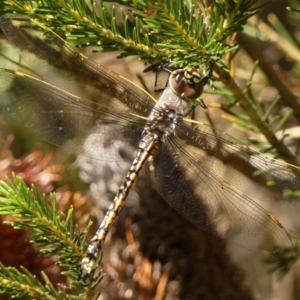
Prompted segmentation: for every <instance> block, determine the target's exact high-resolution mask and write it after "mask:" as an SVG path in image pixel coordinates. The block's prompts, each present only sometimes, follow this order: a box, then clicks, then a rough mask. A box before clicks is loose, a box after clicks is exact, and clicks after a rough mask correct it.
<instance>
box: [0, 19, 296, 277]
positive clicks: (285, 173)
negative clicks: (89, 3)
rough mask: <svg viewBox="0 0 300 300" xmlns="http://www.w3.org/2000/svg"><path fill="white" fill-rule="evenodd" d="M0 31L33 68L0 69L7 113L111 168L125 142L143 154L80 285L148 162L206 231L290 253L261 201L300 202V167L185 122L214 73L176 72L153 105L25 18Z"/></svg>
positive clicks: (166, 191) (174, 202) (176, 202)
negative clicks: (102, 161) (86, 150)
mask: <svg viewBox="0 0 300 300" xmlns="http://www.w3.org/2000/svg"><path fill="white" fill-rule="evenodd" d="M0 25H1V29H2V31H3V32H4V34H5V35H6V37H7V40H8V41H9V42H10V43H11V44H12V45H13V46H14V47H16V48H18V51H19V53H20V55H21V59H22V60H23V59H24V61H25V62H26V63H27V65H28V67H27V68H26V69H27V70H26V73H25V72H22V71H20V70H11V69H1V70H0V84H1V92H0V109H1V110H2V111H3V112H5V113H7V114H9V115H10V116H11V117H13V118H15V119H16V120H17V121H19V122H21V123H22V125H23V126H25V127H27V128H29V129H30V130H31V131H33V132H35V133H36V134H38V135H40V136H41V137H43V138H44V139H45V140H47V141H48V142H50V143H52V144H55V145H57V146H60V147H63V148H66V149H67V150H69V151H71V152H74V153H77V154H82V153H84V150H85V149H86V148H88V149H89V153H90V154H89V155H90V156H91V157H92V158H95V159H99V160H107V161H114V160H117V159H118V158H117V155H115V153H116V152H117V151H118V145H119V143H120V142H122V143H126V145H128V149H130V151H131V150H132V151H135V153H136V154H135V158H134V160H133V162H132V165H131V167H130V169H129V170H128V173H127V175H126V176H125V178H124V183H123V184H122V185H121V186H120V188H119V190H118V192H117V194H116V196H115V198H114V199H113V202H112V204H111V206H110V208H109V209H108V211H107V213H106V215H105V217H104V219H103V221H102V223H101V224H100V227H99V229H98V230H97V232H96V234H95V236H94V237H93V238H92V239H91V241H90V243H89V246H88V250H87V253H86V255H85V257H84V258H83V260H82V264H81V278H82V279H83V280H87V278H89V277H90V275H91V273H92V271H93V270H94V269H95V268H96V266H97V261H98V258H99V256H100V253H101V249H102V246H103V243H104V241H105V238H106V235H107V233H108V231H109V228H110V227H111V226H112V224H113V223H114V222H115V219H116V217H117V216H118V213H119V211H120V209H121V207H122V205H123V203H124V201H125V199H126V198H127V195H128V193H129V192H130V189H131V187H132V185H133V184H134V182H135V181H136V179H137V178H138V174H139V172H140V170H141V169H142V168H143V166H144V165H145V164H146V163H148V161H149V159H151V164H152V166H153V167H154V170H153V175H154V176H153V177H154V181H155V187H156V189H157V191H158V192H159V193H160V194H161V195H162V197H163V198H164V199H165V200H166V201H167V202H168V203H169V204H170V205H171V206H172V207H173V208H174V209H175V210H176V211H177V212H178V213H180V214H181V215H183V216H184V217H185V218H187V219H188V220H190V221H191V222H192V223H193V224H195V225H196V226H198V227H199V228H201V229H202V230H205V231H206V232H208V233H210V234H213V235H216V236H219V237H221V238H226V239H229V240H230V241H233V242H234V243H236V244H238V245H241V246H243V247H245V248H248V249H250V250H257V249H273V247H282V248H286V249H291V251H293V250H292V249H294V243H293V241H292V239H291V237H290V235H289V234H288V232H287V231H286V230H285V228H284V227H283V226H282V225H281V223H280V222H279V220H277V219H276V217H275V216H274V215H272V214H271V213H269V212H268V211H267V210H265V209H264V208H263V207H262V206H260V204H259V203H258V201H257V200H265V198H266V197H268V198H269V199H270V201H274V202H281V203H285V204H286V203H299V200H300V193H299V190H300V180H299V179H300V169H299V168H297V167H295V166H292V165H289V164H286V163H284V162H282V161H279V160H275V159H273V158H271V157H268V156H266V155H263V154H261V153H259V152H257V151H255V150H253V149H250V148H249V147H246V146H243V145H241V144H240V143H239V142H238V141H237V140H235V139H233V138H231V137H230V136H228V135H226V134H225V133H223V132H219V131H218V130H216V129H213V128H211V127H210V126H208V125H205V124H202V123H197V126H191V124H192V123H191V122H192V121H191V120H190V119H189V118H188V115H189V113H190V111H191V110H192V109H193V108H194V102H195V100H196V99H197V98H198V97H200V96H201V94H202V93H203V89H204V86H205V84H206V83H207V82H208V80H209V77H210V75H211V74H210V73H209V74H208V75H207V76H203V75H202V74H201V73H200V72H199V71H198V70H196V69H190V68H183V69H176V70H173V71H170V75H169V79H168V84H167V86H166V87H165V89H164V91H163V92H162V94H161V96H160V97H159V99H158V100H156V99H153V97H150V95H149V94H148V93H146V92H143V91H141V89H139V88H137V87H136V86H135V85H133V84H132V83H130V82H129V81H128V80H126V79H125V78H123V77H122V76H121V75H118V74H116V73H113V72H112V71H110V70H109V69H107V68H105V67H103V66H101V65H99V64H97V63H95V62H93V61H91V60H89V59H87V58H86V57H85V56H83V55H82V54H80V53H78V52H77V51H76V50H75V49H74V48H73V47H72V46H70V45H69V44H68V43H67V42H65V41H64V40H63V39H62V38H60V37H59V36H58V35H56V34H55V33H54V32H52V31H51V30H49V29H48V28H46V27H45V26H44V25H43V24H41V23H39V22H37V21H35V20H32V19H30V18H29V17H27V16H22V15H15V14H12V15H4V16H2V17H1V19H0ZM36 27H39V30H36ZM266 195H267V196H266Z"/></svg>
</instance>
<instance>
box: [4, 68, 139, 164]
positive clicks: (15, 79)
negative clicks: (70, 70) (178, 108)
mask: <svg viewBox="0 0 300 300" xmlns="http://www.w3.org/2000/svg"><path fill="white" fill-rule="evenodd" d="M0 82H1V84H2V86H3V87H4V91H2V92H1V93H0V109H1V110H2V111H5V112H6V113H7V114H9V115H11V116H12V117H14V118H15V119H17V120H18V122H19V123H21V124H22V125H23V126H25V127H27V128H28V129H30V130H31V131H33V132H36V133H37V134H38V135H40V136H41V137H42V138H44V139H45V140H47V141H49V142H50V143H52V144H54V145H57V146H61V147H63V148H66V149H67V150H69V151H71V152H74V153H77V154H82V153H85V154H86V153H88V154H86V155H88V156H90V157H93V158H95V159H102V160H108V161H116V160H118V159H117V158H118V157H119V156H118V155H116V154H117V152H118V143H120V142H121V140H122V141H124V140H127V142H128V148H131V151H134V149H136V147H137V145H138V140H139V132H140V131H142V130H143V127H144V124H143V123H144V121H143V120H142V121H141V120H139V119H137V118H136V117H134V116H130V117H128V115H127V114H124V113H122V112H120V110H122V104H121V106H120V105H119V103H118V102H117V101H116V102H114V101H112V102H111V106H112V110H111V111H108V110H107V109H106V106H104V107H102V106H100V105H99V104H97V103H93V102H89V101H87V100H84V99H82V98H80V97H78V96H76V95H74V94H71V93H68V92H66V91H64V90H61V89H59V88H57V87H55V86H53V85H51V84H48V83H46V82H43V81H41V80H39V79H37V78H33V77H30V76H28V75H25V74H23V73H21V72H15V71H11V70H5V69H0ZM87 147H88V151H87Z"/></svg>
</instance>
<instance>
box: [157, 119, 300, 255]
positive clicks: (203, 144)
mask: <svg viewBox="0 0 300 300" xmlns="http://www.w3.org/2000/svg"><path fill="white" fill-rule="evenodd" d="M177 133H178V134H177V136H176V137H175V136H170V137H169V138H167V139H166V141H165V143H164V144H163V145H162V148H161V149H160V150H159V152H158V153H157V155H155V156H154V165H155V171H154V172H155V183H156V187H157V190H158V191H159V193H160V194H161V195H162V196H163V197H164V198H165V200H166V201H167V202H168V203H169V204H170V205H171V206H173V207H174V208H175V209H176V210H177V211H178V212H179V213H180V214H182V215H183V216H184V217H186V218H187V219H189V220H190V221H191V222H193V223H194V224H195V225H197V226H198V227H200V228H202V229H204V230H205V231H207V232H209V233H211V234H214V235H217V236H220V237H223V238H227V239H229V240H231V241H233V242H235V243H237V244H239V245H241V246H243V247H245V248H248V249H251V250H257V249H260V248H262V249H271V248H272V247H273V246H274V245H276V246H280V247H285V248H292V247H293V242H292V240H291V238H290V236H289V235H288V233H287V232H286V231H285V229H284V228H283V227H282V225H281V224H280V223H279V222H278V221H277V220H276V218H275V217H274V216H272V215H271V214H269V213H268V212H267V211H266V210H265V209H263V208H262V207H261V206H260V205H258V204H257V203H256V202H255V201H254V200H253V198H252V196H251V197H249V195H248V193H247V191H245V190H244V189H243V187H244V186H243V185H244V184H246V183H247V182H249V180H250V181H251V179H249V178H248V177H247V176H248V175H249V174H247V172H248V171H249V170H252V171H254V167H253V165H255V163H256V167H258V166H260V168H261V169H263V165H260V164H262V161H261V159H262V158H259V157H258V156H255V158H253V157H251V153H252V152H251V151H250V150H245V149H244V148H242V147H241V146H236V144H234V142H233V140H231V139H230V138H229V137H227V136H216V135H214V134H213V130H212V129H211V128H209V127H208V126H205V125H204V126H203V127H202V128H200V129H199V130H196V129H193V128H191V127H189V126H186V125H184V124H181V125H180V126H179V130H178V132H177ZM243 149H244V151H246V152H247V151H248V152H247V155H248V156H247V155H246V153H243V151H242V150H243ZM226 158H227V160H226ZM235 159H237V160H235ZM272 162H273V161H272ZM241 164H242V165H241ZM248 164H250V167H249V170H246V171H247V172H246V171H245V170H244V168H246V169H247V168H248V167H247V166H248ZM251 164H252V165H251ZM237 165H238V166H237ZM284 165H285V164H284ZM264 166H265V165H264ZM287 166H288V165H287ZM228 168H229V169H228ZM296 170H298V169H296ZM289 172H290V171H289ZM292 174H293V173H289V175H291V176H294V175H292ZM246 175H247V176H246ZM273 175H274V174H273ZM247 178H248V179H247ZM247 180H248V181H247ZM256 181H257V178H255V180H254V183H253V185H252V187H254V188H255V185H256ZM246 187H247V185H246ZM264 189H267V188H265V187H264V188H263V189H262V190H264ZM253 193H254V194H256V192H253ZM253 193H252V194H253ZM274 193H275V194H276V190H275V191H274V190H273V191H271V195H273V194H274ZM254 199H255V198H254Z"/></svg>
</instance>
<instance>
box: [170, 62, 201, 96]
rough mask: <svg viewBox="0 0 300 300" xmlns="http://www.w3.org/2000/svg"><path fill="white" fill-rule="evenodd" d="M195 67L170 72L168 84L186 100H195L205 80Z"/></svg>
mask: <svg viewBox="0 0 300 300" xmlns="http://www.w3.org/2000/svg"><path fill="white" fill-rule="evenodd" d="M203 78H204V77H202V76H201V74H200V73H199V72H198V71H197V70H196V69H195V68H185V69H178V70H175V71H174V72H172V73H171V75H170V77H169V84H170V87H171V89H172V91H173V92H174V93H176V94H179V95H180V96H181V97H182V98H185V99H187V100H196V99H197V98H198V97H200V95H201V94H202V92H203V88H204V85H205V83H206V82H204V81H203Z"/></svg>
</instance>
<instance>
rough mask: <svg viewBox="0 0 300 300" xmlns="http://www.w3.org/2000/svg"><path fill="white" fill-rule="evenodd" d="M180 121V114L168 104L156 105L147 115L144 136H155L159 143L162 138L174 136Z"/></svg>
mask: <svg viewBox="0 0 300 300" xmlns="http://www.w3.org/2000/svg"><path fill="white" fill-rule="evenodd" d="M180 121H182V114H181V113H180V112H178V110H176V109H175V108H174V107H173V106H170V105H168V104H166V103H165V104H163V105H159V104H157V105H156V106H155V107H154V109H153V110H152V112H151V114H150V115H149V118H148V122H147V125H146V126H145V129H144V134H151V135H155V136H157V138H158V139H159V140H160V141H163V139H164V137H166V136H169V135H171V134H174V132H175V129H176V127H177V125H178V123H179V122H180Z"/></svg>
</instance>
